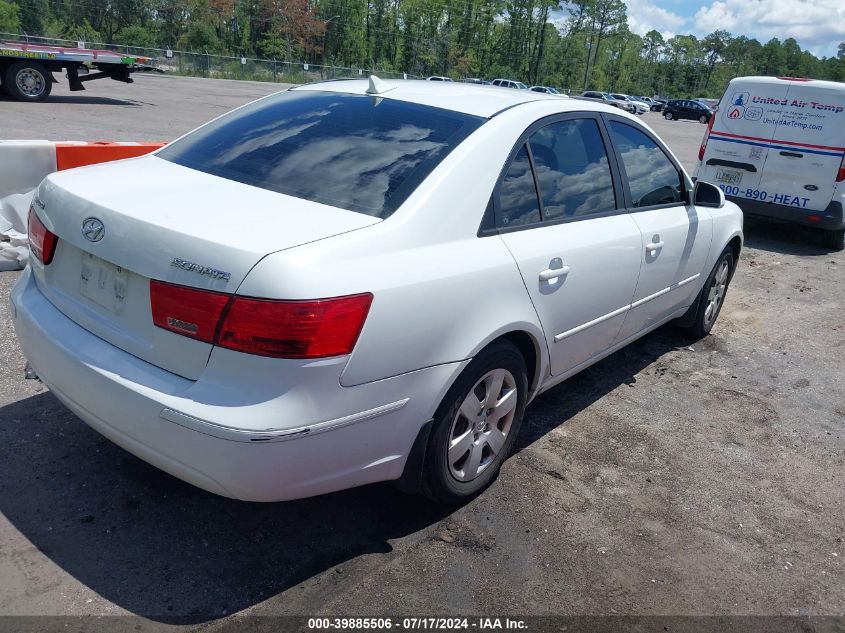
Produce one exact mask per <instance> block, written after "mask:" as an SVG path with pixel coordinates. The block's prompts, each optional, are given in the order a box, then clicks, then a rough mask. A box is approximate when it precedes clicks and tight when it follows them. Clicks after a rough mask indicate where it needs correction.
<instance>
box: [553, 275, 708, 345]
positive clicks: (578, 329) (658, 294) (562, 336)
mask: <svg viewBox="0 0 845 633" xmlns="http://www.w3.org/2000/svg"><path fill="white" fill-rule="evenodd" d="M700 276H701V273H695V274H694V275H693V276H692V277H687V278H686V279H682V280H681V281H679V282H677V283H674V284H672V285H671V286H669V287H668V288H664V289H663V290H658V291H657V292H655V293H654V294H650V295H648V296H647V297H643V298H642V299H638V300H637V301H634V303H631V304H629V305H626V306H622V307H621V308H618V309H617V310H614V311H613V312H608V313H607V314H605V315H603V316H600V317H599V318H597V319H593V320H592V321H587V322H586V323H582V324H581V325H579V326H577V327H574V328H572V329H571V330H566V332H562V333H560V334H556V335H555V343H559V342H560V341H562V340H563V339H565V338H566V337H567V336H572V335H573V334H578V332H583V331H584V330H586V329H587V328H589V327H593V326H594V325H598V324H599V323H601V322H603V321H607V320H608V319H612V318H613V317H615V316H619V315H620V314H622V313H623V312H627V311H628V310H632V309H634V308H638V307H640V306H641V305H643V304H644V303H648V302H649V301H651V300H652V299H657V297H661V296H663V295H665V294H666V293H667V292H671V291H673V290H677V289H678V288H680V287H681V286H684V285H686V284H688V283H690V282H691V281H695V280H696V279H698V278H699V277H700Z"/></svg>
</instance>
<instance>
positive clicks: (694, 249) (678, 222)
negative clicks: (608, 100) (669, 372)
mask: <svg viewBox="0 0 845 633" xmlns="http://www.w3.org/2000/svg"><path fill="white" fill-rule="evenodd" d="M607 125H608V130H609V131H610V138H611V141H612V143H613V147H614V150H615V152H616V156H617V157H618V161H619V165H620V167H621V169H622V174H623V183H624V184H623V190H624V195H625V201H626V205H627V207H628V211H629V212H630V215H631V218H632V219H633V220H634V222H635V223H636V224H637V226H638V227H639V230H640V233H641V237H642V242H641V257H642V267H641V270H640V276H639V280H638V282H637V287H636V291H635V293H634V297H633V299H632V301H631V309H630V311H629V313H628V315H627V317H626V319H625V323H624V325H623V327H622V331H621V333H620V336H621V338H628V337H630V336H632V335H634V334H636V333H638V332H640V331H642V330H646V329H649V328H650V327H653V326H654V325H655V324H656V323H658V322H660V321H663V320H665V319H666V317H668V316H669V315H671V314H672V313H674V312H677V311H678V310H679V309H681V308H683V307H685V306H688V305H690V304H691V303H692V301H693V300H694V298H695V293H696V291H697V290H698V288H700V287H701V283H702V281H701V277H702V276H705V274H706V273H705V271H704V270H703V267H704V265H705V262H706V260H707V255H708V253H709V251H710V242H711V240H712V234H713V222H712V217H711V216H710V214H709V213H708V212H707V210H706V209H697V208H696V207H695V206H694V205H692V204H690V202H689V200H690V194H689V192H688V191H687V182H686V178H685V176H684V173H683V171H682V170H681V169H680V168H679V167H678V165H677V164H676V163H675V161H674V160H673V159H672V158H671V157H670V155H669V153H668V152H667V151H666V150H665V148H664V147H663V146H662V144H661V143H659V141H657V139H656V138H655V137H653V136H652V135H651V134H650V133H648V132H647V131H646V130H645V129H644V128H642V127H640V126H638V125H636V124H635V123H631V122H628V121H623V120H621V119H616V118H611V117H608V121H607Z"/></svg>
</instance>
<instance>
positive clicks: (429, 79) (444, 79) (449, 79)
mask: <svg viewBox="0 0 845 633" xmlns="http://www.w3.org/2000/svg"><path fill="white" fill-rule="evenodd" d="M426 80H428V81H454V80H453V79H452V78H451V77H442V76H440V75H432V76H431V77H426Z"/></svg>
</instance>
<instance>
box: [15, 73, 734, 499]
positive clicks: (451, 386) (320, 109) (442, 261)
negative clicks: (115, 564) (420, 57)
mask: <svg viewBox="0 0 845 633" xmlns="http://www.w3.org/2000/svg"><path fill="white" fill-rule="evenodd" d="M29 236H30V243H31V249H32V255H33V256H32V257H31V265H30V266H29V267H28V268H27V269H26V271H25V272H24V273H23V274H22V276H21V278H20V280H19V282H18V283H17V285H16V287H15V288H14V290H13V292H12V305H13V313H14V321H15V328H16V331H17V335H18V338H19V340H20V343H21V346H22V348H23V350H24V353H25V355H26V357H27V358H28V359H29V361H30V363H31V365H32V366H33V367H34V368H35V370H36V371H37V373H38V375H39V376H40V378H41V379H42V380H43V381H44V383H45V384H46V385H47V386H49V388H50V389H51V390H52V391H53V393H54V394H55V395H56V396H57V397H58V398H59V399H60V400H61V401H62V402H63V403H65V404H66V405H67V407H68V408H69V409H70V410H71V411H73V412H74V413H75V414H76V415H78V416H79V417H80V418H81V419H82V420H84V421H85V422H87V423H88V424H89V425H90V426H92V427H93V428H95V429H96V430H97V431H99V432H100V433H102V434H103V435H105V436H106V437H108V438H109V439H111V440H112V441H114V442H115V443H117V444H119V445H120V446H122V447H123V448H125V449H126V450H128V451H130V452H131V453H134V454H135V455H137V456H138V457H140V458H141V459H144V460H146V461H148V462H150V463H151V464H154V465H155V466H157V467H159V468H161V469H163V470H165V471H167V472H169V473H171V474H173V475H175V476H177V477H179V478H181V479H184V480H185V481H188V482H191V483H192V484H195V485H197V486H199V487H201V488H204V489H206V490H209V491H212V492H214V493H217V494H220V495H224V496H227V497H233V498H238V499H244V500H257V501H276V500H283V499H294V498H298V497H305V496H309V495H317V494H321V493H326V492H330V491H334V490H339V489H343V488H349V487H352V486H358V485H362V484H367V483H371V482H376V481H384V480H398V482H399V484H400V486H401V487H403V488H405V489H408V490H419V491H422V492H424V493H425V494H427V495H428V496H430V497H432V498H434V499H436V500H439V501H442V502H447V503H455V502H460V501H461V500H464V499H466V498H468V497H470V496H472V495H474V494H476V493H478V492H479V491H480V490H482V489H483V488H484V487H485V486H487V485H488V484H489V483H490V482H491V481H492V480H493V479H494V478H495V476H496V474H497V473H498V471H499V468H500V466H501V465H502V462H503V461H504V459H505V457H506V455H507V454H508V451H509V450H510V448H511V446H512V444H513V442H514V438H515V436H516V435H517V433H518V431H519V426H520V423H521V421H522V417H523V412H524V410H525V406H526V405H527V404H528V403H529V402H530V401H531V400H532V398H534V397H535V396H536V395H537V394H539V393H540V392H542V391H544V390H547V389H549V388H551V387H553V386H554V385H556V384H558V383H560V382H561V381H563V380H565V379H566V378H567V377H569V376H571V375H573V374H574V373H576V372H578V371H580V370H581V369H584V368H585V367H587V366H589V365H591V364H593V363H595V362H596V361H598V360H600V359H601V358H603V357H605V356H607V355H608V354H611V353H613V352H614V351H615V350H617V349H619V348H621V347H622V346H624V345H627V344H628V343H630V342H631V341H633V340H634V339H637V338H638V337H641V336H643V335H644V334H646V333H647V332H649V331H651V330H653V329H655V328H656V327H658V326H660V325H661V324H663V323H666V322H668V321H671V320H678V319H679V320H680V322H681V323H682V324H683V325H685V326H686V327H688V328H689V329H690V331H691V332H692V333H693V335H694V336H696V337H701V336H704V335H705V334H706V333H708V332H709V331H710V329H711V328H712V327H713V323H714V321H715V320H716V317H717V316H718V314H719V309H720V308H721V306H722V301H723V299H724V297H725V292H726V290H727V288H728V284H729V282H730V280H731V276H732V275H733V272H734V268H735V266H736V263H737V258H738V256H739V253H740V249H741V246H742V216H741V213H740V211H739V209H738V208H737V207H736V206H735V205H733V204H731V203H725V200H724V197H723V195H722V193H721V191H720V190H719V189H718V188H716V187H714V186H712V185H710V184H707V183H704V182H698V183H696V184H695V185H693V183H692V182H691V180H690V178H689V177H688V176H687V174H686V173H685V172H684V170H683V169H682V168H681V166H680V164H679V163H678V161H677V159H676V158H675V157H674V156H673V155H672V153H671V152H670V151H669V150H668V149H667V148H666V146H665V145H664V144H663V143H662V142H661V141H660V139H659V138H658V137H657V136H656V135H655V134H654V133H653V132H652V131H651V130H650V129H649V128H648V127H647V126H645V125H643V124H642V123H640V122H639V121H638V120H636V119H635V117H633V116H631V115H628V114H625V113H623V112H621V111H620V110H618V109H616V108H613V107H610V106H605V105H601V104H596V103H592V102H587V101H579V100H575V99H560V98H556V97H554V96H550V95H545V94H541V93H536V92H531V91H529V90H501V91H491V90H490V89H489V88H487V87H483V86H473V85H470V84H460V83H448V82H427V81H395V82H394V81H380V80H378V79H376V78H371V79H370V80H369V82H368V81H366V80H363V81H355V80H350V81H332V82H327V83H317V84H310V85H306V86H301V87H299V88H295V89H291V90H287V91H284V92H280V93H278V94H275V95H272V96H269V97H266V98H263V99H260V100H258V101H255V102H253V103H251V104H249V105H246V106H244V107H241V108H239V109H237V110H235V111H233V112H231V113H229V114H227V115H225V116H223V117H221V118H219V119H216V120H214V121H212V122H211V123H208V124H207V125H205V126H203V127H200V128H199V129H197V130H195V131H194V132H192V133H190V134H188V135H186V136H184V137H182V138H181V139H178V140H176V141H175V142H173V143H172V144H170V145H169V146H166V147H165V148H163V149H162V150H160V151H158V152H157V153H156V154H153V155H149V156H145V157H141V158H137V159H132V160H126V161H121V162H115V163H109V164H103V165H98V166H92V167H85V168H80V169H75V170H70V171H63V172H59V173H56V174H53V175H51V176H49V177H48V178H47V179H46V180H44V181H43V183H42V184H41V185H40V187H39V188H38V190H37V192H36V197H35V199H34V201H33V206H32V209H31V210H30V219H29Z"/></svg>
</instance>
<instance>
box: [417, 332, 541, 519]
mask: <svg viewBox="0 0 845 633" xmlns="http://www.w3.org/2000/svg"><path fill="white" fill-rule="evenodd" d="M527 394H528V371H527V369H526V366H525V359H524V358H523V356H522V354H521V353H520V351H519V350H518V349H517V348H516V347H515V346H514V345H513V344H511V343H509V342H508V341H497V342H496V343H493V344H492V345H490V346H489V347H487V348H485V349H484V350H482V351H481V352H480V353H479V354H478V355H477V356H476V357H475V358H474V359H473V360H472V361H471V362H470V363H469V365H467V367H466V369H464V371H463V373H462V374H461V375H460V376H459V377H458V379H457V381H455V384H454V385H452V388H451V389H449V392H448V393H447V394H446V396H445V397H444V398H443V402H441V404H440V406H439V407H438V408H437V412H436V413H435V414H434V425H433V427H432V432H431V437H430V438H429V442H428V447H427V449H426V454H425V463H424V465H423V473H422V492H423V494H424V495H425V496H427V497H428V498H429V499H432V500H433V501H436V502H438V503H443V504H449V505H456V504H459V503H463V502H464V501H466V500H468V499H471V498H472V497H474V496H475V495H477V494H478V493H480V492H481V491H482V490H484V489H485V488H486V487H487V486H489V485H490V484H491V483H492V482H493V480H494V479H495V478H496V476H497V475H498V474H499V469H500V468H501V466H502V463H503V462H504V461H505V458H506V457H507V455H508V453H510V450H511V448H512V447H513V443H514V439H515V438H516V435H517V433H518V432H519V427H520V425H521V424H522V416H523V413H524V411H525V402H526V396H527Z"/></svg>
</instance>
